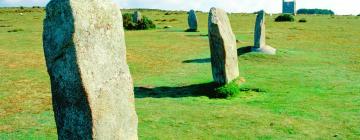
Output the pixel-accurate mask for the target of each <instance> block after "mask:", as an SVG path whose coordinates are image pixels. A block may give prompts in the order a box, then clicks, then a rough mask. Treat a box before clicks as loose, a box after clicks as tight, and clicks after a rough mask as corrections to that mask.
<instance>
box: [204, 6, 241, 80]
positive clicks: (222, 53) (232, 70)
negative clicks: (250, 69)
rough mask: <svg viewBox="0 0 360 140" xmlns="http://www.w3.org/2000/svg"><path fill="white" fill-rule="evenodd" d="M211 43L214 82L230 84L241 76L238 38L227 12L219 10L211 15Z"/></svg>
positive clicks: (212, 9)
mask: <svg viewBox="0 0 360 140" xmlns="http://www.w3.org/2000/svg"><path fill="white" fill-rule="evenodd" d="M209 43H210V50H211V65H212V74H213V78H214V81H215V82H216V83H218V84H220V85H224V84H228V83H230V82H231V81H233V80H234V79H236V78H237V77H238V76H239V68H238V56H237V47H236V38H235V35H234V33H233V32H232V28H231V25H230V21H229V18H228V16H227V15H226V12H225V11H223V10H221V9H218V8H211V10H210V13H209Z"/></svg>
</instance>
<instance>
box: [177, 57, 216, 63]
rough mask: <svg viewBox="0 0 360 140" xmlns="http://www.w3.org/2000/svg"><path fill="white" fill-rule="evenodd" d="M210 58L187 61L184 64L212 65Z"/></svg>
mask: <svg viewBox="0 0 360 140" xmlns="http://www.w3.org/2000/svg"><path fill="white" fill-rule="evenodd" d="M210 62H211V59H210V58H202V59H192V60H185V61H183V63H210Z"/></svg>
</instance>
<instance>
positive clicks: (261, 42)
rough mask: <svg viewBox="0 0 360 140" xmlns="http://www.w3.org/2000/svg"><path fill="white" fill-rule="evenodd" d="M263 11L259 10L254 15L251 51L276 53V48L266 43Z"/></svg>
mask: <svg viewBox="0 0 360 140" xmlns="http://www.w3.org/2000/svg"><path fill="white" fill-rule="evenodd" d="M265 33H266V32H265V12H264V11H260V12H259V13H258V15H257V17H256V23H255V36H254V48H252V51H254V52H261V53H265V54H276V49H274V48H272V47H270V46H267V45H266V35H265Z"/></svg>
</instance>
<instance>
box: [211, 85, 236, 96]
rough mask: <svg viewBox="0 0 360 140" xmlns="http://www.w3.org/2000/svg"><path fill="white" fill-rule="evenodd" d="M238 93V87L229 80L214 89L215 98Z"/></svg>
mask: <svg viewBox="0 0 360 140" xmlns="http://www.w3.org/2000/svg"><path fill="white" fill-rule="evenodd" d="M239 93H240V87H239V85H238V84H237V83H236V82H231V83H229V84H226V85H224V86H221V87H218V88H216V89H215V95H214V97H215V98H230V97H234V96H236V95H238V94H239Z"/></svg>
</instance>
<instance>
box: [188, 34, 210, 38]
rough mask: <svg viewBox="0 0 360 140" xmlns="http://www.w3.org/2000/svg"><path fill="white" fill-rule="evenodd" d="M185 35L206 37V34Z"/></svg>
mask: <svg viewBox="0 0 360 140" xmlns="http://www.w3.org/2000/svg"><path fill="white" fill-rule="evenodd" d="M185 36H188V37H208V35H207V34H196V35H185Z"/></svg>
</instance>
